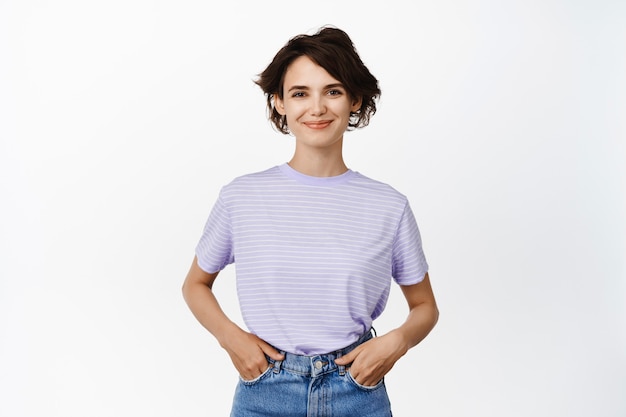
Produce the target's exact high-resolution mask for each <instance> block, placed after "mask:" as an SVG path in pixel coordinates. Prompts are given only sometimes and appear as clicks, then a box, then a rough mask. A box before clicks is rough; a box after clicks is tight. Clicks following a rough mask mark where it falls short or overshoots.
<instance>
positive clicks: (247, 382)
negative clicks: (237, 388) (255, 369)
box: [239, 364, 274, 385]
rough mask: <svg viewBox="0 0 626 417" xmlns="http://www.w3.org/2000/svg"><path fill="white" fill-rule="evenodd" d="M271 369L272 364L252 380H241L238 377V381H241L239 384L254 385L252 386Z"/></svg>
mask: <svg viewBox="0 0 626 417" xmlns="http://www.w3.org/2000/svg"><path fill="white" fill-rule="evenodd" d="M273 368H274V365H273V364H269V365H267V369H266V370H265V371H264V372H263V373H262V374H261V375H259V376H257V377H256V378H254V379H243V378H242V377H241V375H239V381H241V383H242V384H244V385H254V384H257V383H258V382H259V381H260V380H262V379H263V378H265V377H266V376H267V375H269V373H270V372H271V371H272V369H273Z"/></svg>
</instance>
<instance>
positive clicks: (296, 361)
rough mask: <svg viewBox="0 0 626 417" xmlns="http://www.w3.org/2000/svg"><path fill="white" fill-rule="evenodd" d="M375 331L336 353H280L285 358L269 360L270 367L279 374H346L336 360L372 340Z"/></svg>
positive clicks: (343, 367)
mask: <svg viewBox="0 0 626 417" xmlns="http://www.w3.org/2000/svg"><path fill="white" fill-rule="evenodd" d="M372 332H373V329H371V330H369V331H367V332H365V333H364V334H363V335H362V336H361V337H360V338H359V340H357V341H356V342H354V343H353V344H351V345H349V346H346V347H344V348H343V349H339V350H336V351H334V352H330V353H325V354H322V355H311V356H305V355H296V354H294V353H288V352H284V351H280V353H282V354H283V355H284V356H285V358H284V359H283V360H280V361H277V360H274V359H271V358H269V359H268V360H269V363H270V366H272V367H273V368H274V372H276V373H278V372H280V370H281V369H285V370H287V371H290V372H294V373H297V374H300V375H303V376H310V377H315V376H319V375H323V374H326V373H329V372H334V371H335V370H338V371H339V374H340V375H343V374H344V373H345V371H346V370H345V366H343V365H337V364H335V359H337V358H340V357H342V356H343V355H346V354H348V352H351V351H352V350H354V349H355V348H356V347H357V346H359V345H360V344H362V343H365V342H367V341H368V340H370V339H372V338H373V337H374V336H373V335H372Z"/></svg>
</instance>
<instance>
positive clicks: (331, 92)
mask: <svg viewBox="0 0 626 417" xmlns="http://www.w3.org/2000/svg"><path fill="white" fill-rule="evenodd" d="M342 94H343V91H341V90H337V89H333V90H328V95H329V96H340V95H342Z"/></svg>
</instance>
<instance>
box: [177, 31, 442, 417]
mask: <svg viewBox="0 0 626 417" xmlns="http://www.w3.org/2000/svg"><path fill="white" fill-rule="evenodd" d="M257 84H258V85H259V86H260V87H261V88H262V89H263V91H264V92H265V94H266V95H267V105H268V109H269V112H270V118H271V120H272V122H273V123H274V124H275V126H276V128H277V129H278V130H279V131H281V132H282V133H285V134H288V133H291V134H292V135H294V136H295V152H294V155H293V158H292V159H291V160H290V161H289V162H288V163H286V164H283V165H280V166H277V167H273V168H270V169H268V170H266V171H263V172H259V173H254V174H250V175H245V176H242V177H239V178H237V179H235V180H234V181H232V182H231V183H230V184H228V185H226V186H225V187H223V188H222V191H221V192H220V196H219V198H218V200H217V202H216V203H215V206H214V207H213V210H212V211H211V214H210V216H209V219H208V221H207V224H206V227H205V230H204V233H203V235H202V237H201V239H200V241H199V243H198V246H197V248H196V257H195V258H194V260H193V263H192V265H191V268H190V270H189V273H188V275H187V278H186V280H185V283H184V285H183V294H184V297H185V300H186V302H187V304H188V305H189V307H190V309H191V311H192V312H193V313H194V315H195V317H196V318H197V319H198V320H199V321H200V323H201V324H202V325H203V326H204V327H205V328H206V329H207V330H208V331H209V332H211V333H212V334H213V335H214V336H215V338H216V339H217V340H218V341H219V343H220V345H221V346H222V347H223V348H224V349H225V350H226V351H227V352H228V354H229V355H230V358H231V360H232V362H233V364H234V366H235V368H236V369H237V371H238V372H239V375H240V381H239V384H238V386H237V389H236V392H235V398H234V401H233V408H232V414H231V416H233V417H242V416H259V417H260V416H272V417H277V416H289V417H298V416H302V417H305V416H334V417H338V416H360V417H363V416H371V417H379V416H380V417H382V416H390V415H391V409H390V404H389V399H388V396H387V392H386V389H385V385H384V381H383V377H384V376H385V374H387V372H389V370H390V369H391V368H392V366H393V365H394V364H395V363H396V361H397V360H398V359H399V358H400V357H401V356H403V355H404V354H405V353H406V352H407V351H408V350H409V349H410V348H411V347H413V346H415V345H416V344H417V343H419V342H420V341H421V340H422V339H423V338H424V337H426V335H427V334H428V333H429V332H430V330H431V329H432V328H433V327H434V325H435V323H436V321H437V317H438V310H437V306H436V303H435V299H434V296H433V293H432V289H431V286H430V282H429V277H428V266H427V263H426V260H425V257H424V254H423V251H422V246H421V239H420V234H419V230H418V228H417V224H416V222H415V219H414V217H413V214H412V212H411V208H410V206H409V204H408V202H407V200H406V198H405V197H404V196H403V195H402V194H400V193H398V192H397V191H396V190H394V189H393V188H391V187H390V186H388V185H386V184H383V183H380V182H377V181H374V180H371V179H369V178H367V177H365V176H363V175H361V174H360V173H358V172H355V171H352V170H350V169H348V167H347V166H346V165H345V163H344V160H343V156H342V144H343V134H344V132H345V131H346V130H349V129H355V128H361V127H364V126H366V125H367V124H368V122H369V119H370V117H371V116H372V115H373V114H374V113H375V111H376V103H375V100H376V99H377V98H378V97H379V95H380V90H379V88H378V82H377V80H376V78H374V76H372V74H371V73H370V72H369V70H368V69H367V68H366V67H365V65H364V64H363V62H362V61H361V59H360V58H359V56H358V54H357V52H356V50H355V48H354V46H353V44H352V41H351V40H350V38H349V37H348V35H347V34H346V33H345V32H343V31H341V30H339V29H336V28H328V27H326V28H322V29H321V30H320V31H319V32H318V33H316V34H314V35H299V36H296V37H294V38H292V39H291V40H290V41H289V42H288V43H287V44H286V45H285V46H284V47H283V48H282V49H281V50H280V51H279V52H278V53H277V54H276V56H275V57H274V59H273V61H272V62H271V63H270V65H269V66H268V67H267V68H266V69H265V71H263V72H262V73H261V75H260V77H259V79H258V80H257ZM233 262H236V265H237V292H238V296H239V302H240V307H241V311H242V315H243V318H244V321H245V323H246V327H247V328H248V330H247V331H246V330H244V329H242V328H240V327H239V326H237V325H236V324H235V323H233V322H232V321H231V320H229V319H228V317H226V315H225V314H224V313H223V311H222V310H221V308H220V306H219V304H218V302H217V300H216V298H215V296H214V294H213V292H212V290H211V288H212V285H213V282H214V281H215V279H216V277H217V276H218V273H219V271H220V270H222V269H223V268H224V267H226V266H227V265H228V264H230V263H233ZM392 278H393V280H394V281H395V282H396V283H398V284H399V285H400V286H401V288H402V292H403V294H404V297H405V298H406V300H407V303H408V306H409V314H408V317H407V319H406V321H405V322H404V323H402V324H401V325H400V326H399V327H398V328H396V329H394V330H392V331H390V332H388V333H387V334H385V335H382V336H379V337H373V335H372V322H373V320H374V319H376V318H377V317H378V316H379V315H380V314H381V313H382V311H383V309H384V307H385V304H386V302H387V298H388V295H389V289H390V284H391V279H392Z"/></svg>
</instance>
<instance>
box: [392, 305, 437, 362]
mask: <svg viewBox="0 0 626 417" xmlns="http://www.w3.org/2000/svg"><path fill="white" fill-rule="evenodd" d="M438 318H439V310H438V309H437V306H436V304H435V303H430V302H424V303H421V304H418V305H416V306H414V307H413V308H411V309H410V311H409V314H408V316H407V319H406V321H405V322H404V323H403V324H402V325H401V326H400V327H398V328H397V329H395V330H394V331H395V332H398V333H399V334H400V335H401V337H402V340H403V342H404V346H405V348H406V350H407V351H408V350H409V349H411V348H412V347H414V346H416V345H417V344H418V343H420V342H421V341H422V340H424V338H425V337H426V336H428V334H429V333H430V331H431V330H432V329H433V328H434V327H435V324H437V320H438Z"/></svg>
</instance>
